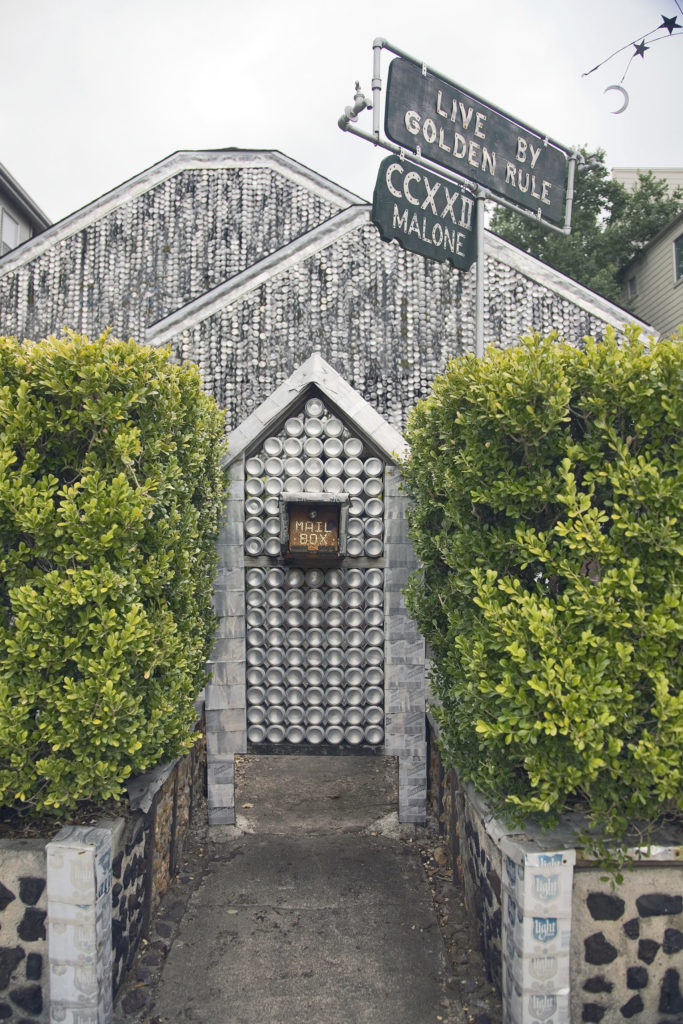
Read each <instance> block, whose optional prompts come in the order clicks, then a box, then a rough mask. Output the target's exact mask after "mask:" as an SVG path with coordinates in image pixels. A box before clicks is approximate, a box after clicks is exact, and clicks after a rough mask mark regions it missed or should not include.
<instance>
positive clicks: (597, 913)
mask: <svg viewBox="0 0 683 1024" xmlns="http://www.w3.org/2000/svg"><path fill="white" fill-rule="evenodd" d="M586 904H587V906H588V909H589V911H590V915H591V917H592V918H593V920H594V921H618V920H619V918H620V917H622V916H623V913H624V910H625V908H626V904H625V903H624V901H623V900H622V899H620V898H619V897H618V896H610V894H609V893H606V892H589V893H588V897H587V899H586Z"/></svg>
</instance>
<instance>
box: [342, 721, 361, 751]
mask: <svg viewBox="0 0 683 1024" xmlns="http://www.w3.org/2000/svg"><path fill="white" fill-rule="evenodd" d="M344 739H345V740H346V742H347V743H349V744H350V745H351V746H352V747H355V746H358V744H359V743H362V742H363V740H364V739H365V733H364V731H363V728H362V726H360V725H347V726H346V728H345V729H344Z"/></svg>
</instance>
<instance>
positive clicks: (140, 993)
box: [121, 988, 147, 1013]
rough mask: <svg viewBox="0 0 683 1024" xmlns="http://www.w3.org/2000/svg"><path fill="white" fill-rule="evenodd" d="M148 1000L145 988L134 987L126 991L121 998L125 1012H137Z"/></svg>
mask: <svg viewBox="0 0 683 1024" xmlns="http://www.w3.org/2000/svg"><path fill="white" fill-rule="evenodd" d="M146 1002H147V992H146V991H145V989H144V988H134V989H132V991H130V992H126V994H125V996H124V997H123V999H122V1000H121V1007H122V1009H123V1011H124V1012H125V1013H135V1012H136V1011H137V1010H141V1009H142V1008H143V1006H144V1005H145V1003H146Z"/></svg>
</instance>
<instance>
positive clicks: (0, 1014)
mask: <svg viewBox="0 0 683 1024" xmlns="http://www.w3.org/2000/svg"><path fill="white" fill-rule="evenodd" d="M13 1013H14V1010H13V1009H12V1007H11V1006H10V1005H9V1003H0V1020H7V1019H8V1018H9V1017H11V1016H12V1014H13Z"/></svg>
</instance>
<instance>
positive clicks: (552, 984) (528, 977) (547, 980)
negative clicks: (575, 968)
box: [503, 936, 569, 992]
mask: <svg viewBox="0 0 683 1024" xmlns="http://www.w3.org/2000/svg"><path fill="white" fill-rule="evenodd" d="M503 964H504V965H506V968H507V970H508V971H509V972H510V973H511V974H512V975H513V977H514V978H515V979H516V981H517V982H518V984H519V985H521V987H522V988H528V989H532V990H534V991H542V992H561V991H562V990H563V989H566V988H567V987H568V985H569V950H561V951H559V952H558V951H556V950H554V951H553V952H546V951H544V952H543V953H531V954H526V955H524V952H523V950H522V948H521V947H520V946H517V945H516V944H515V943H514V941H513V940H512V937H511V936H506V941H505V949H504V951H503Z"/></svg>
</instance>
